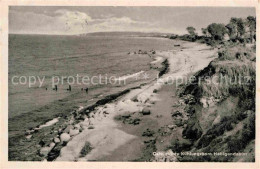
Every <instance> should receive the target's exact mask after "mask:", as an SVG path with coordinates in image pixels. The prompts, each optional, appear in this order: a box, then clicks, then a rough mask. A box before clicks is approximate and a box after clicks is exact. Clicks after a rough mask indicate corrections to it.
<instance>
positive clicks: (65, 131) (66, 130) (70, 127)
mask: <svg viewBox="0 0 260 169" xmlns="http://www.w3.org/2000/svg"><path fill="white" fill-rule="evenodd" d="M73 128H74V127H73V126H72V125H68V126H67V127H66V128H65V130H64V131H63V133H69V132H70V130H71V129H73Z"/></svg>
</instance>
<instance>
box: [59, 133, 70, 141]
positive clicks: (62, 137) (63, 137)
mask: <svg viewBox="0 0 260 169" xmlns="http://www.w3.org/2000/svg"><path fill="white" fill-rule="evenodd" d="M69 139H70V135H69V134H67V133H62V134H61V135H60V140H61V142H67V141H69Z"/></svg>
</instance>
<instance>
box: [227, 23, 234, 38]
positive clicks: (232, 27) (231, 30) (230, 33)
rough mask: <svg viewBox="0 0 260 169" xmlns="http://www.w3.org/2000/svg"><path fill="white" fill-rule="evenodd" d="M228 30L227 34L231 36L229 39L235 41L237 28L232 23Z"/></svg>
mask: <svg viewBox="0 0 260 169" xmlns="http://www.w3.org/2000/svg"><path fill="white" fill-rule="evenodd" d="M226 28H227V34H228V36H229V39H233V38H235V37H236V26H235V25H234V24H232V23H229V24H227V25H226Z"/></svg>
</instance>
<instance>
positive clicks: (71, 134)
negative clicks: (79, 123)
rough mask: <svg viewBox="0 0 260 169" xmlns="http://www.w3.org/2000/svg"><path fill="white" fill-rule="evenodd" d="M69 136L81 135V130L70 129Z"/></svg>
mask: <svg viewBox="0 0 260 169" xmlns="http://www.w3.org/2000/svg"><path fill="white" fill-rule="evenodd" d="M69 134H70V136H75V135H77V134H79V130H78V129H75V130H72V129H70V133H69Z"/></svg>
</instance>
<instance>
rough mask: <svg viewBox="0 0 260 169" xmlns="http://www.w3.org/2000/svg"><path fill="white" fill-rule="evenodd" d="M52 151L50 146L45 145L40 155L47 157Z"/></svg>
mask: <svg viewBox="0 0 260 169" xmlns="http://www.w3.org/2000/svg"><path fill="white" fill-rule="evenodd" d="M50 151H51V148H50V147H43V148H42V149H41V150H40V155H41V156H43V157H46V156H47V155H48V154H49V152H50Z"/></svg>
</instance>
